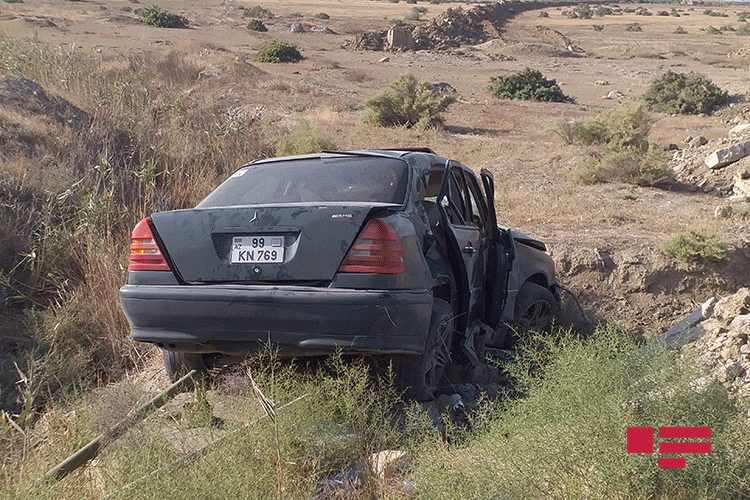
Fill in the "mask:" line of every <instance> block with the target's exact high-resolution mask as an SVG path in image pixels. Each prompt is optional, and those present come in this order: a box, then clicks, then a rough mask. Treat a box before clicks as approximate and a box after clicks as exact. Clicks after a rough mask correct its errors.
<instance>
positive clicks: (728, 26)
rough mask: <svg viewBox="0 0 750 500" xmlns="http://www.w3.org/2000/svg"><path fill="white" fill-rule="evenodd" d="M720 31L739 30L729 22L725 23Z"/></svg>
mask: <svg viewBox="0 0 750 500" xmlns="http://www.w3.org/2000/svg"><path fill="white" fill-rule="evenodd" d="M719 31H721V32H724V31H737V30H736V29H734V26H730V25H728V24H725V25H724V26H722V27H721V28H719Z"/></svg>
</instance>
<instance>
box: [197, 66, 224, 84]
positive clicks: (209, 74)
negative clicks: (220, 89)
mask: <svg viewBox="0 0 750 500" xmlns="http://www.w3.org/2000/svg"><path fill="white" fill-rule="evenodd" d="M222 76H224V71H222V70H221V69H219V68H215V67H213V66H209V67H208V68H206V69H204V70H203V71H201V72H200V73H198V81H204V80H211V79H212V78H221V77H222Z"/></svg>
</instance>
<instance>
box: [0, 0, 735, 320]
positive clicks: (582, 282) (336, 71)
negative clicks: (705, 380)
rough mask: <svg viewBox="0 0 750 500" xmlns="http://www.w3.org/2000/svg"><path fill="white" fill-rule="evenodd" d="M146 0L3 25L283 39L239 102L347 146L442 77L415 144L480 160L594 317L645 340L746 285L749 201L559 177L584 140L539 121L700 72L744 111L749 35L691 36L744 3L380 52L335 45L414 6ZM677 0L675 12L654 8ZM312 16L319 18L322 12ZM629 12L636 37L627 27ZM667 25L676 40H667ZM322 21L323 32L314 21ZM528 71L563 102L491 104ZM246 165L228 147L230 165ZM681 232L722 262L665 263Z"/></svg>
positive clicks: (516, 26) (113, 43)
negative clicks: (281, 98) (283, 95)
mask: <svg viewBox="0 0 750 500" xmlns="http://www.w3.org/2000/svg"><path fill="white" fill-rule="evenodd" d="M148 4H149V5H150V2H148ZM253 5H261V6H263V7H265V8H267V9H269V10H270V11H272V12H273V13H274V15H275V17H274V18H273V19H268V20H264V22H265V24H266V26H267V27H268V32H266V33H257V32H253V31H249V30H248V29H246V24H247V21H248V18H246V17H243V12H244V11H243V9H242V8H243V7H252V6H253ZM417 5H418V6H420V7H425V8H426V9H427V12H426V13H423V14H421V18H422V21H415V22H413V23H415V24H420V23H421V24H425V23H427V22H429V21H430V20H432V19H435V18H438V17H439V16H441V15H443V13H444V12H445V11H446V9H447V8H449V7H450V8H453V9H455V8H457V7H462V8H463V9H469V8H471V7H473V6H474V5H473V4H461V3H450V4H439V5H435V4H427V3H419V4H417ZM144 6H145V4H140V3H138V1H137V0H130V1H124V0H117V1H81V2H53V1H51V0H25V1H24V2H23V3H3V4H1V5H0V30H2V31H5V32H7V33H8V34H10V35H11V36H13V37H20V38H35V39H37V40H39V41H42V42H44V43H48V44H49V45H50V46H53V47H59V50H61V51H67V52H74V51H83V52H86V53H93V54H96V55H97V57H100V58H101V60H102V61H103V62H104V63H107V64H116V61H118V58H121V57H124V56H126V55H128V54H132V53H137V52H147V53H154V54H160V53H167V52H169V51H175V50H179V51H183V52H186V53H189V54H191V55H192V57H193V58H194V60H195V61H196V63H197V64H201V65H203V66H205V68H206V70H207V71H210V70H212V69H215V68H219V69H221V68H225V67H228V66H229V65H231V64H232V62H233V61H238V60H241V61H249V60H250V59H251V58H252V56H253V55H254V54H255V52H256V51H257V49H258V48H259V47H261V46H262V45H263V44H265V43H267V42H268V41H270V40H273V39H281V40H285V41H288V42H292V43H294V44H296V45H297V46H298V47H299V48H300V51H301V52H302V54H303V55H304V56H305V59H304V60H303V61H302V62H300V63H298V64H279V65H274V64H256V63H254V64H255V66H257V67H258V68H260V70H262V71H263V72H265V73H264V74H265V75H266V76H267V80H266V81H267V83H266V84H264V85H263V86H260V87H259V88H257V89H255V92H254V93H252V95H246V96H243V98H244V99H245V100H246V102H249V103H253V104H254V105H256V106H258V107H262V108H263V109H271V110H273V111H274V112H276V113H278V114H279V115H280V116H283V117H286V118H288V119H292V120H293V119H295V117H296V115H299V116H304V117H305V118H306V119H308V120H310V121H311V122H312V123H313V124H314V125H316V126H318V127H319V128H323V127H325V128H326V130H327V131H328V132H329V133H331V134H338V136H340V137H339V144H343V145H344V146H345V147H347V148H350V147H351V148H367V147H385V146H388V145H394V144H388V143H387V141H388V140H389V139H390V140H393V138H395V137H398V132H395V133H393V132H384V133H383V135H382V136H380V135H379V136H375V137H368V136H352V135H351V133H350V132H347V130H349V129H351V127H349V126H348V124H350V123H352V122H353V121H356V120H359V118H360V116H361V113H362V107H361V105H360V104H358V103H361V102H362V101H363V100H364V99H366V98H367V97H369V96H371V95H372V94H374V93H375V92H376V91H377V90H379V89H382V88H383V87H384V86H385V85H387V83H388V82H389V81H391V80H393V79H394V78H396V77H397V76H399V75H401V74H403V73H405V72H411V73H413V74H415V75H416V76H417V77H419V78H420V79H424V80H428V81H431V82H446V83H448V84H450V85H451V86H453V87H454V88H455V89H457V91H458V102H457V103H455V104H454V105H453V106H452V107H451V108H450V109H449V111H448V112H447V113H446V114H445V125H444V128H443V129H442V130H440V131H437V132H431V133H425V134H424V135H423V136H421V138H422V140H424V141H425V142H424V143H420V144H411V145H413V146H430V147H435V149H437V150H438V153H443V154H449V153H451V154H452V151H457V152H459V153H460V155H461V156H458V154H457V155H456V159H458V160H460V161H462V162H464V163H466V164H468V165H471V166H472V167H473V168H476V169H477V170H478V169H479V168H482V167H486V168H490V169H491V170H492V171H493V172H494V174H495V178H496V184H497V191H498V192H497V198H498V207H497V208H498V218H499V220H500V221H501V223H503V224H504V225H507V226H509V227H512V228H517V229H519V230H521V231H523V232H525V233H527V234H530V235H533V236H535V237H538V238H540V239H542V240H544V241H545V242H547V243H548V245H549V246H550V248H551V251H552V253H553V256H554V257H555V259H556V260H557V262H558V271H559V272H560V279H561V281H562V283H563V284H565V285H566V287H568V288H570V289H571V290H572V291H573V292H574V293H575V294H576V295H578V296H579V298H580V300H581V303H582V305H583V307H584V309H585V310H586V311H587V314H588V315H589V317H590V318H591V319H609V320H615V321H618V322H620V323H623V324H624V325H626V326H628V327H631V328H633V329H634V330H635V331H638V332H640V333H644V334H653V333H656V332H658V331H659V330H661V329H663V328H665V327H667V326H669V325H671V324H673V323H675V322H676V321H678V320H679V319H680V318H681V317H682V316H683V315H685V314H686V313H688V312H690V311H692V310H693V309H694V308H695V307H696V306H697V305H698V304H700V303H702V302H703V301H705V300H706V299H708V298H709V297H712V296H715V295H716V296H722V295H726V294H727V293H731V292H734V291H735V290H736V289H737V288H738V287H739V286H741V285H743V284H745V285H746V284H747V283H748V281H750V280H749V279H748V276H749V274H748V273H749V272H750V264H748V261H750V243H748V226H747V215H746V214H747V213H748V209H746V208H745V207H744V206H743V205H740V206H737V207H735V210H734V215H733V216H731V217H728V218H722V219H717V218H715V217H714V211H715V209H716V207H717V206H719V205H722V204H726V203H727V201H726V200H725V199H723V198H721V197H720V196H718V195H717V194H716V193H715V192H712V191H711V190H710V189H706V190H702V189H698V188H697V187H696V186H690V185H683V186H680V187H678V188H674V189H672V190H661V189H654V188H639V187H634V186H630V185H623V184H601V185H594V186H582V185H577V184H573V183H571V182H570V181H569V180H568V176H569V174H570V173H571V172H572V171H573V170H574V169H575V167H576V164H577V162H578V161H579V160H580V159H581V158H582V157H583V156H584V155H585V154H586V150H585V148H582V147H579V146H573V145H567V144H565V143H564V142H563V141H562V139H561V138H560V137H557V136H556V135H554V134H552V133H550V129H551V127H552V125H553V124H554V123H555V121H556V120H569V119H574V118H581V117H586V116H594V115H596V114H598V113H600V112H601V111H604V110H607V109H613V108H616V107H617V106H618V105H619V104H620V103H621V102H628V101H631V100H634V99H636V98H638V97H639V96H640V95H641V94H642V93H643V92H644V91H645V89H646V88H647V87H648V85H649V83H650V82H651V81H652V80H653V79H655V78H657V77H658V76H660V75H662V74H663V73H664V72H666V71H667V70H673V71H676V72H688V71H698V72H700V73H702V74H704V75H706V76H708V77H710V78H711V79H712V80H713V81H714V83H716V84H718V85H719V86H720V87H721V88H722V89H724V90H727V91H728V92H729V93H730V95H731V96H732V98H733V100H734V101H735V102H736V104H735V105H734V106H735V107H734V108H732V109H735V110H738V109H740V108H742V107H743V106H744V99H745V95H746V93H747V91H748V67H750V66H749V64H748V59H743V58H742V57H730V55H731V54H732V53H734V52H737V51H740V49H742V48H743V47H744V46H745V45H746V44H747V43H750V37H744V36H739V35H736V34H735V33H733V32H724V33H723V34H720V35H709V34H707V33H706V32H705V31H702V30H705V29H707V28H708V27H709V26H714V27H717V28H718V27H720V26H724V25H731V26H733V27H734V28H737V27H739V26H740V24H741V23H740V22H739V20H738V18H737V12H739V11H745V10H750V7H745V6H743V5H718V6H710V8H711V9H712V10H713V11H715V12H722V13H726V14H727V15H728V17H726V18H721V17H710V16H707V15H705V14H704V10H705V9H706V8H708V7H707V6H688V5H676V4H670V5H654V4H644V5H643V6H644V7H646V8H647V9H648V10H649V11H651V12H652V13H653V15H652V16H641V15H636V14H635V13H625V14H624V15H620V16H611V15H608V16H604V17H596V16H595V17H594V18H592V19H588V20H581V19H569V18H568V17H566V16H565V15H563V11H565V10H566V9H570V8H571V7H567V6H549V7H546V8H544V9H537V10H530V11H525V12H518V14H517V15H516V16H515V17H513V18H512V19H510V20H509V21H508V22H507V23H506V24H505V25H504V26H503V29H502V32H501V33H500V36H499V37H497V38H494V39H491V40H489V41H486V42H484V43H481V44H479V45H475V46H462V47H460V48H458V49H451V50H446V51H435V50H424V51H417V52H408V51H405V52H387V53H384V52H378V51H355V50H349V49H345V48H343V47H342V46H343V45H344V44H345V43H346V42H351V41H352V40H353V39H354V38H355V37H356V36H357V35H358V34H361V33H362V32H365V31H369V30H382V29H387V28H388V27H389V26H390V25H391V22H392V21H393V20H396V19H402V18H404V17H405V16H406V15H408V14H409V13H410V12H412V9H413V7H414V5H410V4H407V3H405V2H398V3H392V2H388V1H372V0H347V1H346V2H341V1H340V0H319V1H316V2H310V1H307V2H305V1H299V0H285V1H283V2H282V1H280V0H254V1H252V2H237V1H233V0H230V1H219V0H207V1H204V2H201V3H188V2H181V1H177V0H163V1H160V2H159V6H160V7H162V8H163V9H165V10H167V11H169V12H172V13H177V14H180V15H183V16H185V17H186V18H188V20H189V21H190V27H189V28H188V29H159V28H154V27H149V26H144V25H141V24H139V23H138V21H137V15H136V14H135V12H134V10H136V9H138V8H142V7H144ZM622 6H623V7H632V8H638V7H639V6H640V5H638V4H623V5H622ZM673 8H675V9H676V12H677V13H678V14H679V17H677V16H676V15H671V16H660V15H657V13H658V12H659V11H672V9H673ZM541 12H545V13H546V14H547V16H546V17H543V14H541ZM322 13H325V14H327V16H328V19H322V17H324V16H322V15H320V14H322ZM316 15H317V16H316ZM633 23H638V25H639V26H640V27H641V29H642V31H636V32H634V31H628V30H627V27H628V26H629V25H632V24H633ZM292 24H301V25H302V26H303V27H304V29H305V33H293V32H291V29H290V28H291V26H292ZM594 25H598V26H600V27H601V29H599V28H597V29H595V28H594ZM678 26H681V27H683V28H684V30H685V31H687V34H675V33H674V31H675V29H676V28H677V27H678ZM540 27H541V28H540ZM322 28H328V30H329V31H328V32H325V33H319V32H314V31H315V29H322ZM103 67H106V64H103ZM526 67H530V68H533V69H538V70H540V71H541V72H542V73H543V74H544V75H545V76H546V77H547V78H554V79H555V80H557V82H558V83H559V84H560V86H561V88H562V90H563V92H564V93H565V94H567V95H568V96H571V97H572V98H573V101H574V102H571V103H536V102H520V101H500V100H497V99H495V98H493V97H492V96H491V95H490V94H489V93H488V92H487V90H486V87H487V86H488V84H489V80H490V78H491V77H493V76H496V75H498V74H504V73H507V72H511V71H517V70H521V69H524V68H526ZM145 70H146V68H145V64H144V71H145ZM268 82H271V83H268ZM274 85H289V86H292V87H294V88H302V87H306V88H313V89H314V91H313V92H311V93H310V96H309V99H313V100H320V102H325V103H327V104H326V105H324V106H309V105H308V106H302V107H299V108H295V107H294V106H291V105H289V104H288V103H280V102H275V101H274V99H273V97H271V92H270V91H269V90H271V89H272V87H273V86H274ZM212 91H213V92H223V93H226V94H227V95H229V94H231V92H232V89H228V88H223V87H221V85H220V84H219V85H218V90H217V87H213V88H212ZM266 91H269V92H266ZM608 95H609V97H607V96H608ZM732 109H730V110H729V111H727V112H724V113H720V114H718V115H716V116H695V117H693V116H687V117H686V116H666V115H655V116H654V119H655V120H654V124H653V128H652V132H651V140H652V141H653V142H655V143H657V144H659V145H662V146H665V147H666V146H668V145H669V144H676V145H677V146H678V147H679V148H684V147H686V145H685V139H686V138H687V137H689V136H692V137H697V136H704V137H706V138H707V139H709V140H717V141H718V140H720V139H722V138H724V137H726V136H727V134H728V130H729V129H730V128H731V127H732V126H733V125H734V124H736V123H737V122H742V123H744V122H745V121H744V120H743V118H742V117H741V113H737V112H735V113H733V112H732ZM732 120H734V121H732ZM347 134H349V135H347ZM432 141H435V142H436V143H437V146H435V145H433V143H432ZM444 143H449V144H452V145H453V146H451V149H452V151H449V152H443V151H441V150H440V148H439V145H440V144H444ZM398 145H405V144H398ZM245 160H248V159H238V164H240V163H241V162H243V161H245ZM702 187H705V186H702ZM705 191H709V192H705ZM690 230H695V231H699V232H705V233H707V234H716V235H719V236H721V237H723V238H725V239H726V240H727V241H729V242H731V243H732V244H733V246H732V249H731V251H730V262H729V264H727V265H724V266H699V265H684V264H677V263H675V262H672V261H670V260H669V259H667V258H666V257H664V256H663V255H662V254H661V253H660V252H659V251H658V250H657V246H658V245H659V243H661V242H663V241H665V240H666V239H668V238H669V237H671V236H674V235H676V234H678V233H683V232H687V231H690ZM568 302H569V301H568ZM566 311H567V314H568V315H569V316H570V318H569V320H570V321H573V319H574V318H573V317H574V316H575V314H576V313H575V311H574V308H573V307H572V305H571V304H567V305H566Z"/></svg>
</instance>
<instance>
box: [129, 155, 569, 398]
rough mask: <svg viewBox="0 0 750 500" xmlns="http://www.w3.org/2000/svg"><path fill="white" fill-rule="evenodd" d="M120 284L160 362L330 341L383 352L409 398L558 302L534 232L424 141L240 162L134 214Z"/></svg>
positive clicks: (283, 350)
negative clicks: (189, 201)
mask: <svg viewBox="0 0 750 500" xmlns="http://www.w3.org/2000/svg"><path fill="white" fill-rule="evenodd" d="M120 298H121V302H122V307H123V309H124V311H125V315H126V317H127V319H128V321H129V323H130V327H131V337H132V338H133V339H134V340H138V341H143V342H150V343H153V344H156V345H157V346H159V347H160V348H161V349H163V352H164V361H165V366H166V369H167V372H168V373H169V374H170V376H172V377H175V376H176V375H177V374H178V373H179V372H180V371H181V370H183V369H194V368H195V369H205V368H206V367H209V366H211V365H214V364H216V363H217V362H219V360H226V359H231V358H233V357H236V358H242V357H246V356H248V355H252V354H253V353H256V352H258V350H259V349H260V348H261V347H262V346H264V345H266V344H271V345H272V346H273V347H274V348H276V349H277V350H278V353H279V355H280V356H281V357H286V358H290V357H296V356H317V355H326V354H330V353H332V352H335V351H336V350H341V351H342V352H343V353H346V354H357V355H370V356H373V357H377V358H380V359H384V360H388V362H391V363H392V367H393V368H394V371H395V374H396V384H397V385H398V386H399V388H400V389H401V390H404V391H405V393H406V396H407V397H410V398H416V399H426V398H428V397H430V395H431V394H432V393H433V392H434V391H435V390H436V388H437V387H438V386H439V385H440V384H441V379H442V377H443V373H444V370H445V367H446V365H447V364H448V363H451V362H453V363H461V364H472V363H479V362H481V358H482V356H483V351H484V349H485V346H494V347H501V346H502V345H503V343H504V342H505V341H506V333H507V332H508V331H516V332H519V331H521V332H522V331H526V330H528V329H541V328H544V327H546V326H548V325H549V323H550V322H551V321H552V319H553V316H554V314H555V313H556V311H557V310H558V308H559V301H560V296H559V287H558V284H557V281H556V278H555V272H554V264H553V262H552V259H551V258H550V257H549V256H548V255H547V254H546V253H545V247H544V245H543V244H542V243H540V242H538V241H535V240H532V239H530V238H527V237H524V236H521V235H519V234H517V233H514V232H511V231H509V230H506V229H503V228H501V227H500V226H498V224H497V221H496V215H495V208H494V180H493V177H492V174H491V173H490V172H489V171H487V170H482V172H481V175H480V177H477V176H476V175H475V174H474V173H473V172H472V171H471V170H470V169H469V168H467V167H465V166H464V165H462V164H461V163H459V162H456V161H453V160H450V159H446V158H442V157H440V156H438V155H436V154H434V153H433V152H432V151H430V150H429V149H426V148H419V149H407V150H404V149H394V150H368V151H347V152H323V153H320V154H315V155H306V156H297V157H287V158H272V159H263V160H257V161H254V162H252V163H249V164H247V165H245V166H243V167H242V168H240V169H239V170H237V171H236V172H235V173H234V174H233V175H232V176H230V177H229V178H228V179H227V180H226V181H225V182H224V183H222V184H221V185H220V186H219V187H218V188H217V189H216V190H215V191H213V192H212V193H211V194H210V195H209V196H208V197H206V198H205V199H204V200H203V201H202V202H201V203H200V204H198V206H197V207H195V208H194V209H192V210H175V211H169V212H159V213H154V214H152V215H151V217H149V218H146V219H143V220H142V221H140V222H139V223H138V225H137V226H136V227H135V229H134V230H133V234H132V244H131V252H130V266H129V274H128V284H127V285H125V286H123V287H122V289H121V290H120ZM508 325H510V326H511V327H512V328H511V329H509V328H508ZM222 362H223V361H222Z"/></svg>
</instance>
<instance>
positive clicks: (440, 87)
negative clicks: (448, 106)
mask: <svg viewBox="0 0 750 500" xmlns="http://www.w3.org/2000/svg"><path fill="white" fill-rule="evenodd" d="M432 90H433V91H435V93H436V94H438V95H455V94H458V90H456V88H455V87H454V86H453V85H451V84H450V83H445V82H440V83H435V84H433V85H432Z"/></svg>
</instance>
